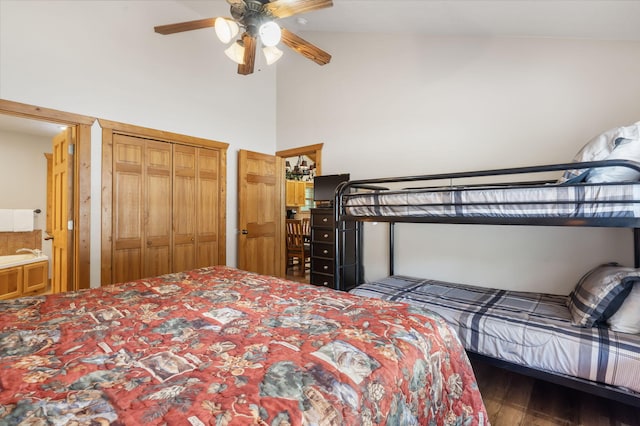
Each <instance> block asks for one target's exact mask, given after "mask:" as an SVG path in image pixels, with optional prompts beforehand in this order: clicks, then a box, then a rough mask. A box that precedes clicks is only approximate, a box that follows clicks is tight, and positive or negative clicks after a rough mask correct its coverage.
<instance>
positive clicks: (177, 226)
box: [173, 145, 197, 272]
mask: <svg viewBox="0 0 640 426" xmlns="http://www.w3.org/2000/svg"><path fill="white" fill-rule="evenodd" d="M196 149H197V148H195V147H193V146H185V145H174V147H173V170H174V171H173V245H174V246H173V270H174V271H176V272H177V271H188V270H190V269H194V268H195V267H196V227H197V217H196V193H197V184H196V173H197V170H196V165H197V153H196Z"/></svg>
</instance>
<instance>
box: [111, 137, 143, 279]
mask: <svg viewBox="0 0 640 426" xmlns="http://www.w3.org/2000/svg"><path fill="white" fill-rule="evenodd" d="M143 158H144V141H143V140H139V139H137V138H132V137H129V136H123V135H116V137H115V138H114V149H113V162H114V167H113V170H114V175H113V213H114V214H113V223H112V226H113V239H114V240H113V253H112V258H113V261H112V266H113V281H114V282H123V281H129V280H134V279H138V278H141V266H140V265H141V260H142V255H143V240H144V234H143V221H142V214H143V209H144V206H143V202H144V197H143V180H144V177H143V174H144V168H143Z"/></svg>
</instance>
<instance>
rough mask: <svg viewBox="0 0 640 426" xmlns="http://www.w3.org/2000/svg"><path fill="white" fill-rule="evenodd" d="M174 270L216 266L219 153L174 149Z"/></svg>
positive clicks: (214, 151) (212, 150)
mask: <svg viewBox="0 0 640 426" xmlns="http://www.w3.org/2000/svg"><path fill="white" fill-rule="evenodd" d="M173 161H174V179H173V199H174V201H173V205H174V208H173V230H174V234H173V240H174V253H173V270H174V271H175V272H178V271H186V270H189V269H194V268H201V267H204V266H212V265H217V264H219V250H218V243H219V236H218V228H219V223H218V222H219V210H220V208H221V207H220V205H221V203H220V197H221V196H223V195H224V194H222V192H221V185H220V151H219V150H216V149H207V148H196V147H192V146H184V145H175V146H174V160H173Z"/></svg>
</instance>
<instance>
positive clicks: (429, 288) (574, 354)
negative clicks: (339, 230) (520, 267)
mask: <svg viewBox="0 0 640 426" xmlns="http://www.w3.org/2000/svg"><path fill="white" fill-rule="evenodd" d="M351 293H354V294H357V295H360V296H369V297H375V298H380V299H384V300H390V301H399V302H406V303H409V304H413V305H418V306H421V307H424V308H427V309H429V310H432V311H434V312H436V313H438V314H440V315H441V316H442V317H444V319H445V320H447V322H449V323H450V324H452V325H453V326H454V327H455V328H456V330H457V332H458V336H459V337H460V340H461V341H462V343H463V345H464V347H465V348H466V349H467V350H469V351H472V352H476V353H479V354H482V355H487V356H490V357H492V358H498V359H502V360H505V361H509V362H512V363H515V364H520V365H525V366H527V367H531V368H535V369H541V370H546V371H550V372H553V373H559V374H566V375H570V376H574V377H579V378H583V379H587V380H592V381H596V382H600V383H605V384H609V385H613V386H620V387H623V388H627V389H630V390H633V391H635V392H640V335H634V334H626V333H618V332H614V331H612V330H610V329H609V328H607V327H606V326H600V327H593V328H579V327H575V326H572V325H571V318H570V314H569V310H568V308H567V307H566V304H565V301H566V298H567V296H558V295H550V294H542V293H528V292H516V291H506V290H497V289H489V288H482V287H474V286H468V285H461V284H451V283H445V282H439V281H434V280H426V279H420V278H411V277H405V276H398V275H396V276H392V277H389V278H386V279H383V280H381V281H378V282H371V283H366V284H363V285H360V286H358V287H356V288H355V289H353V290H351Z"/></svg>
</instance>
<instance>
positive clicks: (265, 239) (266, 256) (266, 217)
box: [238, 150, 285, 276]
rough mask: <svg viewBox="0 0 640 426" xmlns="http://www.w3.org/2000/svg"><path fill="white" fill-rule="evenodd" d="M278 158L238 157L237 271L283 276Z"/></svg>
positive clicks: (252, 154)
mask: <svg viewBox="0 0 640 426" xmlns="http://www.w3.org/2000/svg"><path fill="white" fill-rule="evenodd" d="M283 170H284V167H283V165H282V158H280V157H276V156H273V155H267V154H261V153H257V152H251V151H245V150H240V151H239V153H238V230H239V232H238V268H239V269H244V270H247V271H253V272H258V273H261V274H267V275H275V276H284V274H285V270H284V263H285V262H284V260H283V259H284V244H283V238H282V235H283V233H282V230H283V229H284V220H285V211H284V210H285V209H284V200H283V192H284V173H283Z"/></svg>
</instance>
